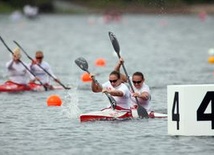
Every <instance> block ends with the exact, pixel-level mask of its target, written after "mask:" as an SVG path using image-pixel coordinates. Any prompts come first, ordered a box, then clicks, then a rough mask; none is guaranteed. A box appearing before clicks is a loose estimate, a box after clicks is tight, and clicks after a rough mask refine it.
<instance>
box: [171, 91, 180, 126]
mask: <svg viewBox="0 0 214 155" xmlns="http://www.w3.org/2000/svg"><path fill="white" fill-rule="evenodd" d="M175 107H176V109H177V111H176V113H175ZM172 121H176V122H177V130H179V121H180V114H179V95H178V92H175V96H174V101H173V106H172Z"/></svg>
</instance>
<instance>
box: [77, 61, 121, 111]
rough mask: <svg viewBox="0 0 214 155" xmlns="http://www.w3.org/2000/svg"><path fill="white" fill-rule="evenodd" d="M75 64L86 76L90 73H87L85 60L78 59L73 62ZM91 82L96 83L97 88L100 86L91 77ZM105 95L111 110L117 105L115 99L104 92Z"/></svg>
mask: <svg viewBox="0 0 214 155" xmlns="http://www.w3.org/2000/svg"><path fill="white" fill-rule="evenodd" d="M75 63H76V65H77V66H79V67H80V68H81V69H82V70H83V71H86V72H87V73H88V74H90V72H89V71H88V62H87V61H86V60H85V58H83V57H79V58H77V59H76V60H75ZM92 80H93V81H94V82H95V83H97V84H98V85H99V86H101V85H100V84H99V83H98V81H97V80H96V79H95V78H94V77H92ZM105 95H106V96H107V97H108V99H109V101H110V103H111V107H112V109H115V107H116V104H117V103H116V101H115V99H114V98H113V97H112V96H111V95H110V94H109V93H107V92H105Z"/></svg>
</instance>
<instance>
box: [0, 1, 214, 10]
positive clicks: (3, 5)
mask: <svg viewBox="0 0 214 155" xmlns="http://www.w3.org/2000/svg"><path fill="white" fill-rule="evenodd" d="M53 1H54V0H0V11H3V10H4V9H9V10H12V9H18V8H19V9H20V8H22V7H23V6H24V5H26V4H29V5H33V6H38V7H39V8H40V10H41V11H42V12H53V11H54V7H53ZM64 1H70V2H73V3H77V4H80V5H83V6H84V5H85V6H88V7H92V8H93V7H94V8H96V7H105V6H107V5H114V6H129V5H132V4H135V5H136V4H137V5H146V6H151V7H152V6H167V5H179V4H183V5H192V4H206V3H214V2H213V0H64Z"/></svg>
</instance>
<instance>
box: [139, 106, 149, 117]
mask: <svg viewBox="0 0 214 155" xmlns="http://www.w3.org/2000/svg"><path fill="white" fill-rule="evenodd" d="M137 113H138V116H139V118H149V115H148V113H147V111H146V109H145V108H143V107H142V106H140V105H138V107H137Z"/></svg>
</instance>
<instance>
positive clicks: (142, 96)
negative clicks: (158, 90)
mask: <svg viewBox="0 0 214 155" xmlns="http://www.w3.org/2000/svg"><path fill="white" fill-rule="evenodd" d="M122 63H124V60H123V58H120V59H119V62H118V63H117V65H116V66H115V68H114V70H115V71H120V67H121V65H122ZM121 80H122V81H123V82H127V80H128V79H127V77H126V75H124V74H121ZM130 81H131V84H132V86H134V87H133V88H134V92H132V90H131V89H130V92H131V103H132V106H131V108H133V109H134V108H137V101H136V98H135V97H137V99H138V101H139V103H140V104H141V105H142V106H143V107H144V108H145V109H146V111H147V112H148V114H151V115H152V113H153V111H152V110H151V104H150V100H151V93H150V88H149V86H148V85H147V84H146V83H145V78H144V75H143V73H142V72H139V71H138V72H135V73H133V74H132V77H130Z"/></svg>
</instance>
